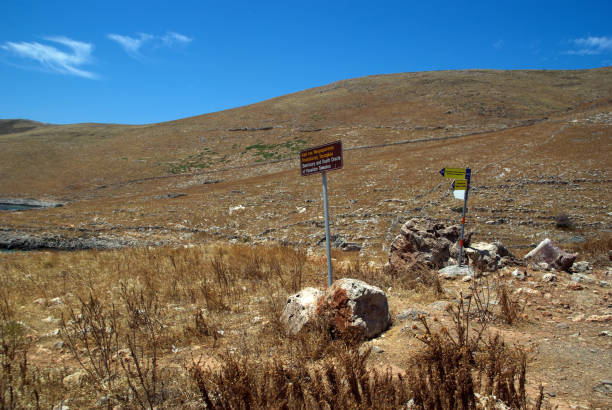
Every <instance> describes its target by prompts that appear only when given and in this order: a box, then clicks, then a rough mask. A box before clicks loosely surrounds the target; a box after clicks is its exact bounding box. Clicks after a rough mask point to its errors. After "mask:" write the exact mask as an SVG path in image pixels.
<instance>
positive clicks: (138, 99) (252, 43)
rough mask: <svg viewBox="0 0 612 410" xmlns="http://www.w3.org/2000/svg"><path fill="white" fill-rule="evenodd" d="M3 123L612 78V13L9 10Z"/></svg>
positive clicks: (598, 4)
mask: <svg viewBox="0 0 612 410" xmlns="http://www.w3.org/2000/svg"><path fill="white" fill-rule="evenodd" d="M0 14H1V15H2V16H3V18H2V24H1V25H0V96H1V97H0V118H28V119H33V120H37V121H43V122H50V123H75V122H110V123H128V124H142V123H151V122H160V121H168V120H173V119H179V118H183V117H188V116H192V115H199V114H204V113H208V112H214V111H219V110H223V109H227V108H233V107H238V106H242V105H246V104H250V103H254V102H258V101H262V100H265V99H269V98H273V97H277V96H280V95H284V94H288V93H291V92H296V91H301V90H304V89H307V88H311V87H316V86H320V85H324V84H328V83H330V82H333V81H338V80H343V79H348V78H355V77H361V76H366V75H372V74H386V73H398V72H412V71H429V70H454V69H469V68H491V69H583V68H595V67H603V66H609V65H612V23H611V22H612V1H608V0H606V1H588V0H584V1H563V0H557V1H537V0H532V1H490V0H489V1H460V0H455V1H410V0H404V1H382V0H380V1H367V2H366V1H358V0H353V1H332V0H328V1H318V0H312V1H308V2H303V1H302V2H294V1H291V0H285V1H224V2H223V1H179V0H175V1H154V0H149V1H142V2H141V1H129V0H128V1H126V0H123V1H114V0H105V1H83V0H79V1H61V0H58V1H29V0H3V2H2V5H0Z"/></svg>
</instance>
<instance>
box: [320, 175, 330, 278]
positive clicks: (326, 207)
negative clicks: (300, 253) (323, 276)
mask: <svg viewBox="0 0 612 410" xmlns="http://www.w3.org/2000/svg"><path fill="white" fill-rule="evenodd" d="M321 175H322V178H323V207H324V209H325V246H326V248H327V286H331V285H332V263H331V246H330V243H329V208H328V205H327V173H326V172H325V171H323V173H322V174H321Z"/></svg>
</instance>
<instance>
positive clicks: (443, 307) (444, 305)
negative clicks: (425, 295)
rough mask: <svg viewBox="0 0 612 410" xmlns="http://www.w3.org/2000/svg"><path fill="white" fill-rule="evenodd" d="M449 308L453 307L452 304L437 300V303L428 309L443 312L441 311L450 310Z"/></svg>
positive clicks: (430, 305)
mask: <svg viewBox="0 0 612 410" xmlns="http://www.w3.org/2000/svg"><path fill="white" fill-rule="evenodd" d="M449 306H451V303H450V302H449V301H446V300H436V301H435V302H432V303H430V304H429V305H428V307H429V308H430V309H432V310H441V311H446V310H447V309H448V308H449Z"/></svg>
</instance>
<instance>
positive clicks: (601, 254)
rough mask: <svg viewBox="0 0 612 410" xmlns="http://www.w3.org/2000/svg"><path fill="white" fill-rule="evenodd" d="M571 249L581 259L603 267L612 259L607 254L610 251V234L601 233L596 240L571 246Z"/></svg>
mask: <svg viewBox="0 0 612 410" xmlns="http://www.w3.org/2000/svg"><path fill="white" fill-rule="evenodd" d="M571 249H572V251H574V252H578V253H579V254H580V257H581V258H584V259H586V260H589V261H591V262H592V263H596V264H600V265H603V266H605V265H606V264H608V263H609V261H610V258H612V256H610V253H609V251H610V250H612V234H610V233H602V234H601V235H600V236H599V237H598V238H595V239H589V240H587V241H585V242H583V243H577V244H573V245H572V246H571Z"/></svg>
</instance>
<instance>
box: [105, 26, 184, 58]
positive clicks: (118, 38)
mask: <svg viewBox="0 0 612 410" xmlns="http://www.w3.org/2000/svg"><path fill="white" fill-rule="evenodd" d="M107 37H108V38H109V39H111V40H113V41H115V42H117V43H118V44H119V45H120V46H121V47H122V48H123V49H124V50H125V52H126V53H128V54H129V55H130V56H131V57H134V58H138V59H140V58H142V57H143V56H142V54H141V52H140V50H141V49H142V48H143V47H144V46H145V44H150V45H151V46H152V47H154V48H158V47H168V48H171V47H175V46H177V45H186V44H189V43H191V42H192V41H193V39H192V38H190V37H187V36H186V35H184V34H180V33H176V32H174V31H168V32H167V33H166V34H165V35H163V36H155V35H153V34H147V33H138V35H137V36H136V37H130V36H124V35H121V34H108V35H107Z"/></svg>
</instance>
